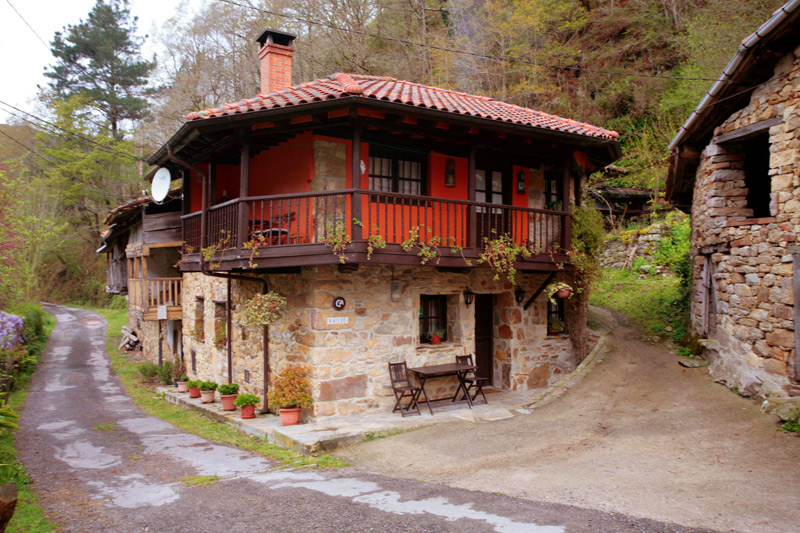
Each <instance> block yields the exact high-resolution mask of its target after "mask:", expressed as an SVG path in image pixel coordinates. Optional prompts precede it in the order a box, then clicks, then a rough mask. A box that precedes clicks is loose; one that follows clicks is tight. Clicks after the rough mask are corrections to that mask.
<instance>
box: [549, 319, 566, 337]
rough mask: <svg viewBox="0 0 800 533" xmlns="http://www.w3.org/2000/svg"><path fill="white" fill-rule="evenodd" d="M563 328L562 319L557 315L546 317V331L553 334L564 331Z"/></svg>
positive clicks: (564, 327)
mask: <svg viewBox="0 0 800 533" xmlns="http://www.w3.org/2000/svg"><path fill="white" fill-rule="evenodd" d="M565 329H566V326H565V325H564V321H563V320H561V319H560V318H558V317H557V316H551V317H549V318H548V319H547V333H550V334H554V335H555V334H558V333H564V330H565Z"/></svg>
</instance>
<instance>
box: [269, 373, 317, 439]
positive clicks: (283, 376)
mask: <svg viewBox="0 0 800 533" xmlns="http://www.w3.org/2000/svg"><path fill="white" fill-rule="evenodd" d="M269 403H270V405H271V406H273V407H275V408H276V409H278V410H279V413H280V416H281V422H282V423H283V425H284V426H294V425H296V424H299V423H300V414H301V411H302V409H303V408H304V407H305V408H306V409H308V408H310V407H311V405H312V404H313V403H314V400H313V399H312V398H311V382H310V381H309V380H308V370H306V369H305V368H303V367H300V366H287V367H285V368H284V369H283V370H281V372H280V373H279V374H278V375H277V376H276V377H275V379H274V380H273V381H272V387H271V388H270V391H269Z"/></svg>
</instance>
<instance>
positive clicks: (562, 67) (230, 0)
mask: <svg viewBox="0 0 800 533" xmlns="http://www.w3.org/2000/svg"><path fill="white" fill-rule="evenodd" d="M218 1H219V2H223V3H226V4H230V5H233V6H237V7H243V8H246V9H252V10H254V11H259V12H261V13H266V14H268V15H273V16H276V17H281V18H285V19H289V20H294V21H296V22H302V23H303V24H313V25H315V26H322V27H325V28H330V29H332V30H336V31H342V32H346V33H353V34H355V35H362V36H364V37H375V38H377V39H383V40H386V41H394V42H398V43H401V44H405V45H408V46H417V47H420V48H430V49H431V50H438V51H440V52H447V53H450V54H461V55H467V56H472V57H477V58H480V59H491V60H493V61H502V62H508V63H523V64H526V65H531V66H534V67H541V68H549V69H556V70H574V71H584V72H595V73H598V74H610V75H614V76H627V77H636V78H657V79H663V80H680V81H717V80H716V79H715V78H681V77H673V76H661V75H659V74H644V73H639V72H618V71H613V70H601V69H593V68H586V67H581V66H567V65H549V64H546V63H537V62H535V61H531V60H528V59H513V58H508V57H498V56H492V55H488V54H480V53H478V52H470V51H467V50H457V49H455V48H446V47H444V46H437V45H435V44H427V43H418V42H414V41H409V40H408V39H401V38H399V37H389V36H387V35H383V34H380V33H372V32H367V31H360V30H352V29H349V28H342V27H341V26H337V25H335V24H331V23H329V22H319V21H316V20H310V19H306V18H303V17H297V16H293V15H286V14H285V13H278V12H277V11H270V10H269V9H264V8H261V7H256V6H252V5H249V4H242V3H239V2H235V1H233V0H218Z"/></svg>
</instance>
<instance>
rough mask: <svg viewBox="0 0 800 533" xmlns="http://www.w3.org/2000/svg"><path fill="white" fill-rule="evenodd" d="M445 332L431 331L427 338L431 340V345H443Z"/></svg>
mask: <svg viewBox="0 0 800 533" xmlns="http://www.w3.org/2000/svg"><path fill="white" fill-rule="evenodd" d="M444 335H445V330H443V329H435V330H433V331H429V332H428V333H427V334H426V335H425V336H426V337H427V338H428V339H430V341H431V344H442V339H443V338H444Z"/></svg>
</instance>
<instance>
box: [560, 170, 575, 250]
mask: <svg viewBox="0 0 800 533" xmlns="http://www.w3.org/2000/svg"><path fill="white" fill-rule="evenodd" d="M569 165H570V158H566V159H564V171H563V174H562V177H561V197H562V198H563V201H562V202H561V204H562V205H563V207H562V209H563V210H564V211H567V213H569V192H570V191H569V182H570V179H569V178H570V173H569ZM561 228H562V231H561V250H563V251H567V250H569V249H570V248H571V245H572V217H571V216H569V214H566V215H561Z"/></svg>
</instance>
